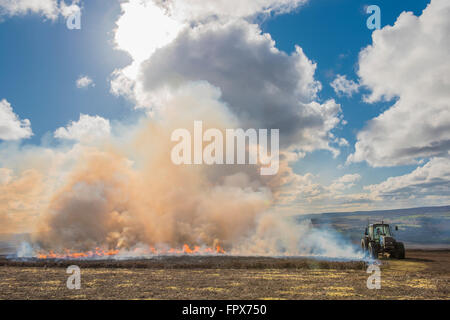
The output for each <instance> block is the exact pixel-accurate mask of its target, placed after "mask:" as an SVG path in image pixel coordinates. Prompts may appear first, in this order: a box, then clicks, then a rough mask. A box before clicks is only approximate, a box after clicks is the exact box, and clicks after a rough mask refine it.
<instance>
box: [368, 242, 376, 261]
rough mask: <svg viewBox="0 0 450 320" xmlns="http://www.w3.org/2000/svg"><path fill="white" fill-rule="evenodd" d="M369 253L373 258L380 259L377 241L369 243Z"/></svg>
mask: <svg viewBox="0 0 450 320" xmlns="http://www.w3.org/2000/svg"><path fill="white" fill-rule="evenodd" d="M369 253H370V257H371V258H372V259H378V246H377V244H376V243H373V242H371V243H369Z"/></svg>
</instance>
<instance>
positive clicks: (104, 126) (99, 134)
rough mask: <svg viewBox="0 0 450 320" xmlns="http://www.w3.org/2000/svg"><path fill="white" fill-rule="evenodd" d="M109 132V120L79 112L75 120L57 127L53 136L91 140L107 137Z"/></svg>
mask: <svg viewBox="0 0 450 320" xmlns="http://www.w3.org/2000/svg"><path fill="white" fill-rule="evenodd" d="M110 132H111V125H110V123H109V120H107V119H104V118H102V117H99V116H93V117H92V116H89V115H85V114H81V115H80V119H79V120H78V121H77V122H75V121H72V122H71V123H69V125H68V126H67V127H66V128H59V129H57V130H56V131H55V133H54V136H55V138H59V139H66V140H76V141H82V142H91V141H97V140H100V139H103V138H107V137H109V134H110Z"/></svg>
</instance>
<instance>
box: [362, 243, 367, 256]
mask: <svg viewBox="0 0 450 320" xmlns="http://www.w3.org/2000/svg"><path fill="white" fill-rule="evenodd" d="M361 250H362V252H363V253H364V256H366V255H367V243H366V239H362V240H361Z"/></svg>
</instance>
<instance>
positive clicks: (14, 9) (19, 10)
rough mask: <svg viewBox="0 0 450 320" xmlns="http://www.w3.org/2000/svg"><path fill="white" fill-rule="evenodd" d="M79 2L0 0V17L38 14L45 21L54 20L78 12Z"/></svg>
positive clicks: (73, 0)
mask: <svg viewBox="0 0 450 320" xmlns="http://www.w3.org/2000/svg"><path fill="white" fill-rule="evenodd" d="M79 2H80V1H79V0H72V2H71V4H66V2H65V1H59V0H0V16H9V17H12V16H21V15H26V14H30V13H33V14H39V15H41V16H43V17H45V18H46V19H50V20H55V19H57V18H58V16H59V15H62V16H64V17H68V16H69V15H70V14H72V13H73V12H75V10H80V7H79V5H78V3H79Z"/></svg>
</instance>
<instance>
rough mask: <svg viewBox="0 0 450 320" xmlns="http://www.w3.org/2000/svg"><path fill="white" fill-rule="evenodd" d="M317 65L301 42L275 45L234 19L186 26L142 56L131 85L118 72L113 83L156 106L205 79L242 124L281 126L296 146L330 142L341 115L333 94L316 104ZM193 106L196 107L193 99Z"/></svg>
mask: <svg viewBox="0 0 450 320" xmlns="http://www.w3.org/2000/svg"><path fill="white" fill-rule="evenodd" d="M315 70H316V65H315V63H313V62H312V61H310V60H309V59H308V58H307V57H306V55H305V54H304V53H303V50H302V49H301V48H300V47H296V51H295V52H294V53H292V54H291V55H288V54H286V53H284V52H281V51H279V50H278V49H277V48H276V47H275V43H274V41H273V40H272V39H271V37H270V35H269V34H262V32H261V30H260V28H259V27H258V26H257V25H255V24H250V23H249V22H246V21H243V20H238V21H234V22H230V23H225V24H222V23H215V22H212V23H209V24H206V25H200V26H198V27H195V28H193V29H185V30H184V31H183V32H181V33H180V34H179V35H178V37H177V38H176V39H175V40H174V41H173V42H172V43H170V44H168V45H166V46H164V47H162V48H160V49H158V50H157V51H155V52H154V53H153V55H152V56H151V58H150V59H148V60H146V61H145V62H143V63H142V65H141V68H140V77H138V78H137V81H136V82H135V85H134V86H132V85H129V84H130V82H131V81H132V79H130V78H127V77H126V76H125V75H124V74H123V73H120V72H116V74H115V75H116V79H117V80H120V81H118V82H117V81H116V80H113V81H112V90H113V88H123V85H118V83H120V84H123V83H124V79H126V81H125V83H128V85H127V86H126V88H133V89H134V96H135V99H136V100H137V103H138V105H139V106H141V107H146V108H149V109H152V111H155V110H158V107H159V106H160V105H163V104H164V102H165V101H166V100H167V98H169V97H170V96H171V95H173V94H174V93H175V92H176V91H177V90H179V89H180V88H182V87H183V86H185V85H187V84H189V83H191V82H197V81H207V82H209V83H210V84H211V85H213V86H214V87H217V88H218V89H219V90H220V92H221V96H220V99H221V100H222V101H224V102H225V103H226V104H227V106H228V107H229V109H230V111H231V112H232V113H233V114H234V115H235V116H236V117H237V118H239V119H240V121H241V124H242V126H243V127H246V128H249V127H251V128H281V129H282V131H281V134H282V137H281V141H280V143H281V145H282V146H283V147H285V148H287V147H292V148H293V149H296V150H298V151H302V150H304V151H307V152H310V151H313V150H316V149H328V150H331V151H333V153H334V154H337V153H338V151H337V150H335V149H333V148H332V147H330V146H329V140H330V131H331V130H332V129H334V128H335V127H336V126H337V124H338V123H339V122H340V121H341V119H340V117H339V115H340V112H341V109H340V106H339V105H338V104H336V103H335V101H334V100H329V101H326V102H325V103H318V102H317V101H316V95H317V93H318V91H320V89H321V84H320V82H318V81H316V80H315V79H314V74H315ZM113 91H115V90H113ZM192 107H194V106H192Z"/></svg>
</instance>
